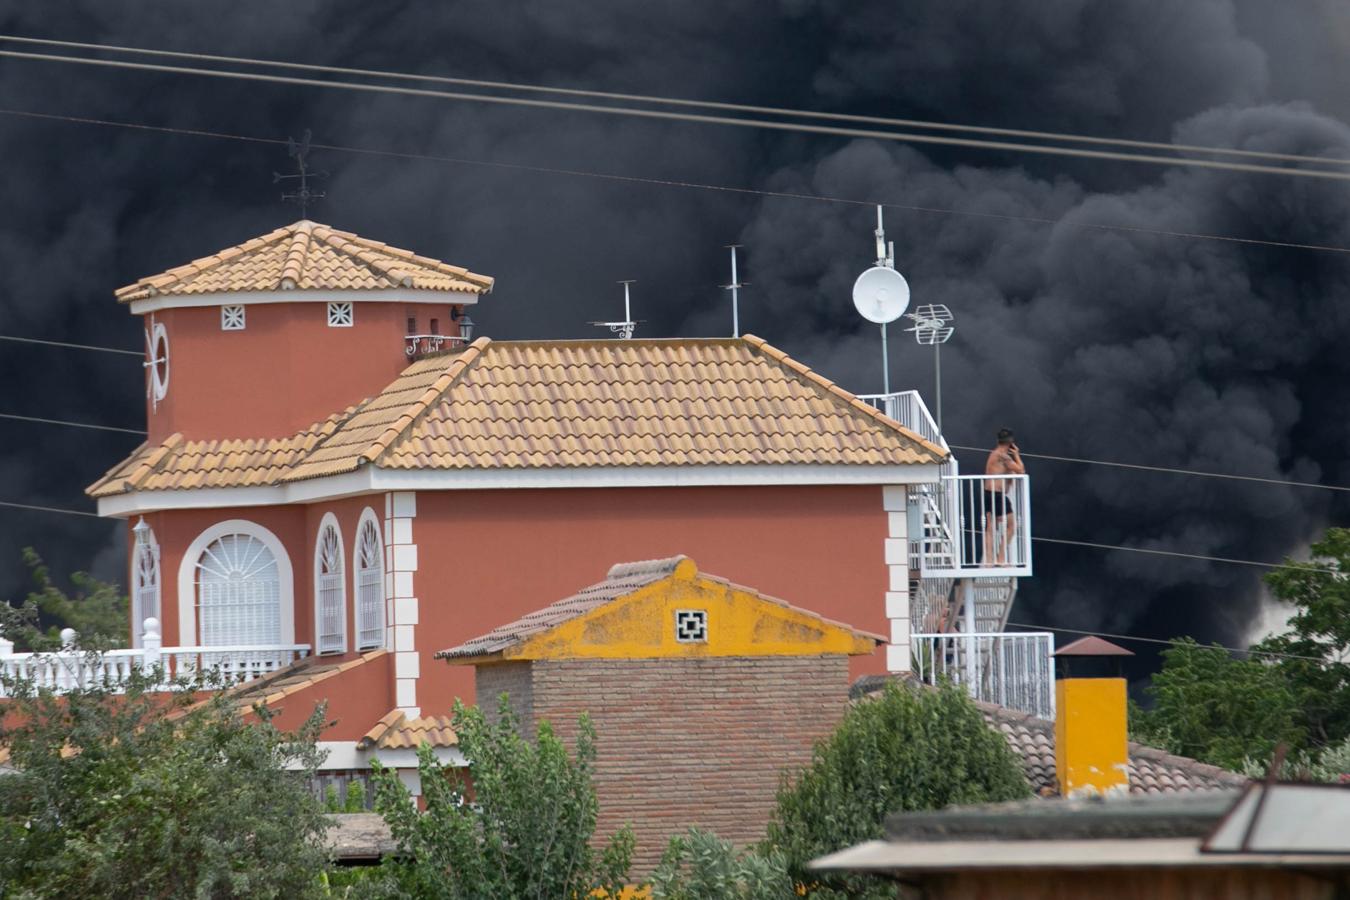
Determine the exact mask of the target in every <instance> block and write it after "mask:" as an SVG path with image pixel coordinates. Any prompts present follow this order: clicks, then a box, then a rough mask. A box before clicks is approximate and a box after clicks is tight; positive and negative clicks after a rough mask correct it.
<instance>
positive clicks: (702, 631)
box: [675, 609, 708, 644]
mask: <svg viewBox="0 0 1350 900" xmlns="http://www.w3.org/2000/svg"><path fill="white" fill-rule="evenodd" d="M675 640H676V641H678V642H680V643H681V644H706V643H707V642H708V611H707V610H706V609H677V610H675Z"/></svg>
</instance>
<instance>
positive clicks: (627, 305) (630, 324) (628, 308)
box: [590, 278, 642, 341]
mask: <svg viewBox="0 0 1350 900" xmlns="http://www.w3.org/2000/svg"><path fill="white" fill-rule="evenodd" d="M618 283H619V284H621V285H623V321H622V322H591V323H590V324H591V325H595V326H598V327H600V328H608V329H609V330H610V331H612V332H614V333H615V334H617V335H618V336H619V340H622V341H628V340H632V339H633V332H634V331H636V330H637V327H638V325H640V324H642V320H639V319H634V318H633V297H632V293H631V292H630V290H629V288H630V286H631V285H634V284H637V282H636V281H634V280H633V279H631V278H630V279H629V280H627V281H620V282H618Z"/></svg>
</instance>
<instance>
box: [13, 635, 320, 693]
mask: <svg viewBox="0 0 1350 900" xmlns="http://www.w3.org/2000/svg"><path fill="white" fill-rule="evenodd" d="M61 643H62V648H61V650H59V651H57V652H54V653H15V652H14V644H13V642H12V641H6V640H0V697H4V696H7V693H8V690H9V684H10V683H12V682H13V681H27V682H31V683H32V684H33V686H34V687H36V688H39V689H47V690H52V691H57V692H60V691H67V690H70V689H72V688H75V687H86V688H88V687H97V686H106V687H108V688H111V689H113V690H117V689H119V688H120V687H121V686H122V685H124V684H126V682H127V681H128V679H130V677H131V675H132V673H133V672H136V671H146V672H149V671H152V670H154V669H156V668H157V667H158V668H161V669H162V672H163V677H164V680H165V683H166V685H167V683H168V682H171V681H172V680H173V679H175V678H179V677H187V678H191V677H194V676H196V675H198V674H207V673H216V674H218V675H219V676H220V679H221V682H222V683H224V684H236V683H240V682H245V681H252V680H253V679H255V678H259V677H261V676H263V675H266V674H268V673H269V672H275V671H277V670H278V669H282V668H284V667H286V666H289V665H290V664H291V663H293V662H295V661H296V660H300V659H304V658H305V657H306V656H308V655H309V650H310V648H309V645H308V644H273V645H268V646H239V647H164V646H163V645H162V644H163V642H162V640H161V638H160V635H159V622H157V621H156V620H155V619H153V618H151V619H146V620H145V635H144V638H143V640H142V644H143V646H142V648H141V649H137V650H107V651H104V652H102V653H89V652H86V651H83V650H80V649H78V647H77V646H76V636H75V633H74V632H73V631H70V629H66V631H63V632H62V633H61Z"/></svg>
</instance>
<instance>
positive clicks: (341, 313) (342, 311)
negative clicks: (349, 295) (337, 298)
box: [328, 300, 352, 328]
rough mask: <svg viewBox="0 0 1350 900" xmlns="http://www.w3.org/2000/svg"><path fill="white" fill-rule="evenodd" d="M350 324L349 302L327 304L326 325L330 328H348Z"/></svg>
mask: <svg viewBox="0 0 1350 900" xmlns="http://www.w3.org/2000/svg"><path fill="white" fill-rule="evenodd" d="M351 324H352V304H351V301H350V300H347V301H343V302H341V303H330V304H328V325H329V327H330V328H350V327H351Z"/></svg>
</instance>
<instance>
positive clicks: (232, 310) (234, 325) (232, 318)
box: [220, 306, 244, 331]
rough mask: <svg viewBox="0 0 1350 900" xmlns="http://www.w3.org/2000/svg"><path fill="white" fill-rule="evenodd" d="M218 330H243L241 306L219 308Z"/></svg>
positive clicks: (242, 309)
mask: <svg viewBox="0 0 1350 900" xmlns="http://www.w3.org/2000/svg"><path fill="white" fill-rule="evenodd" d="M220 330H221V331H243V330H244V307H242V306H222V307H221V308H220Z"/></svg>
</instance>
